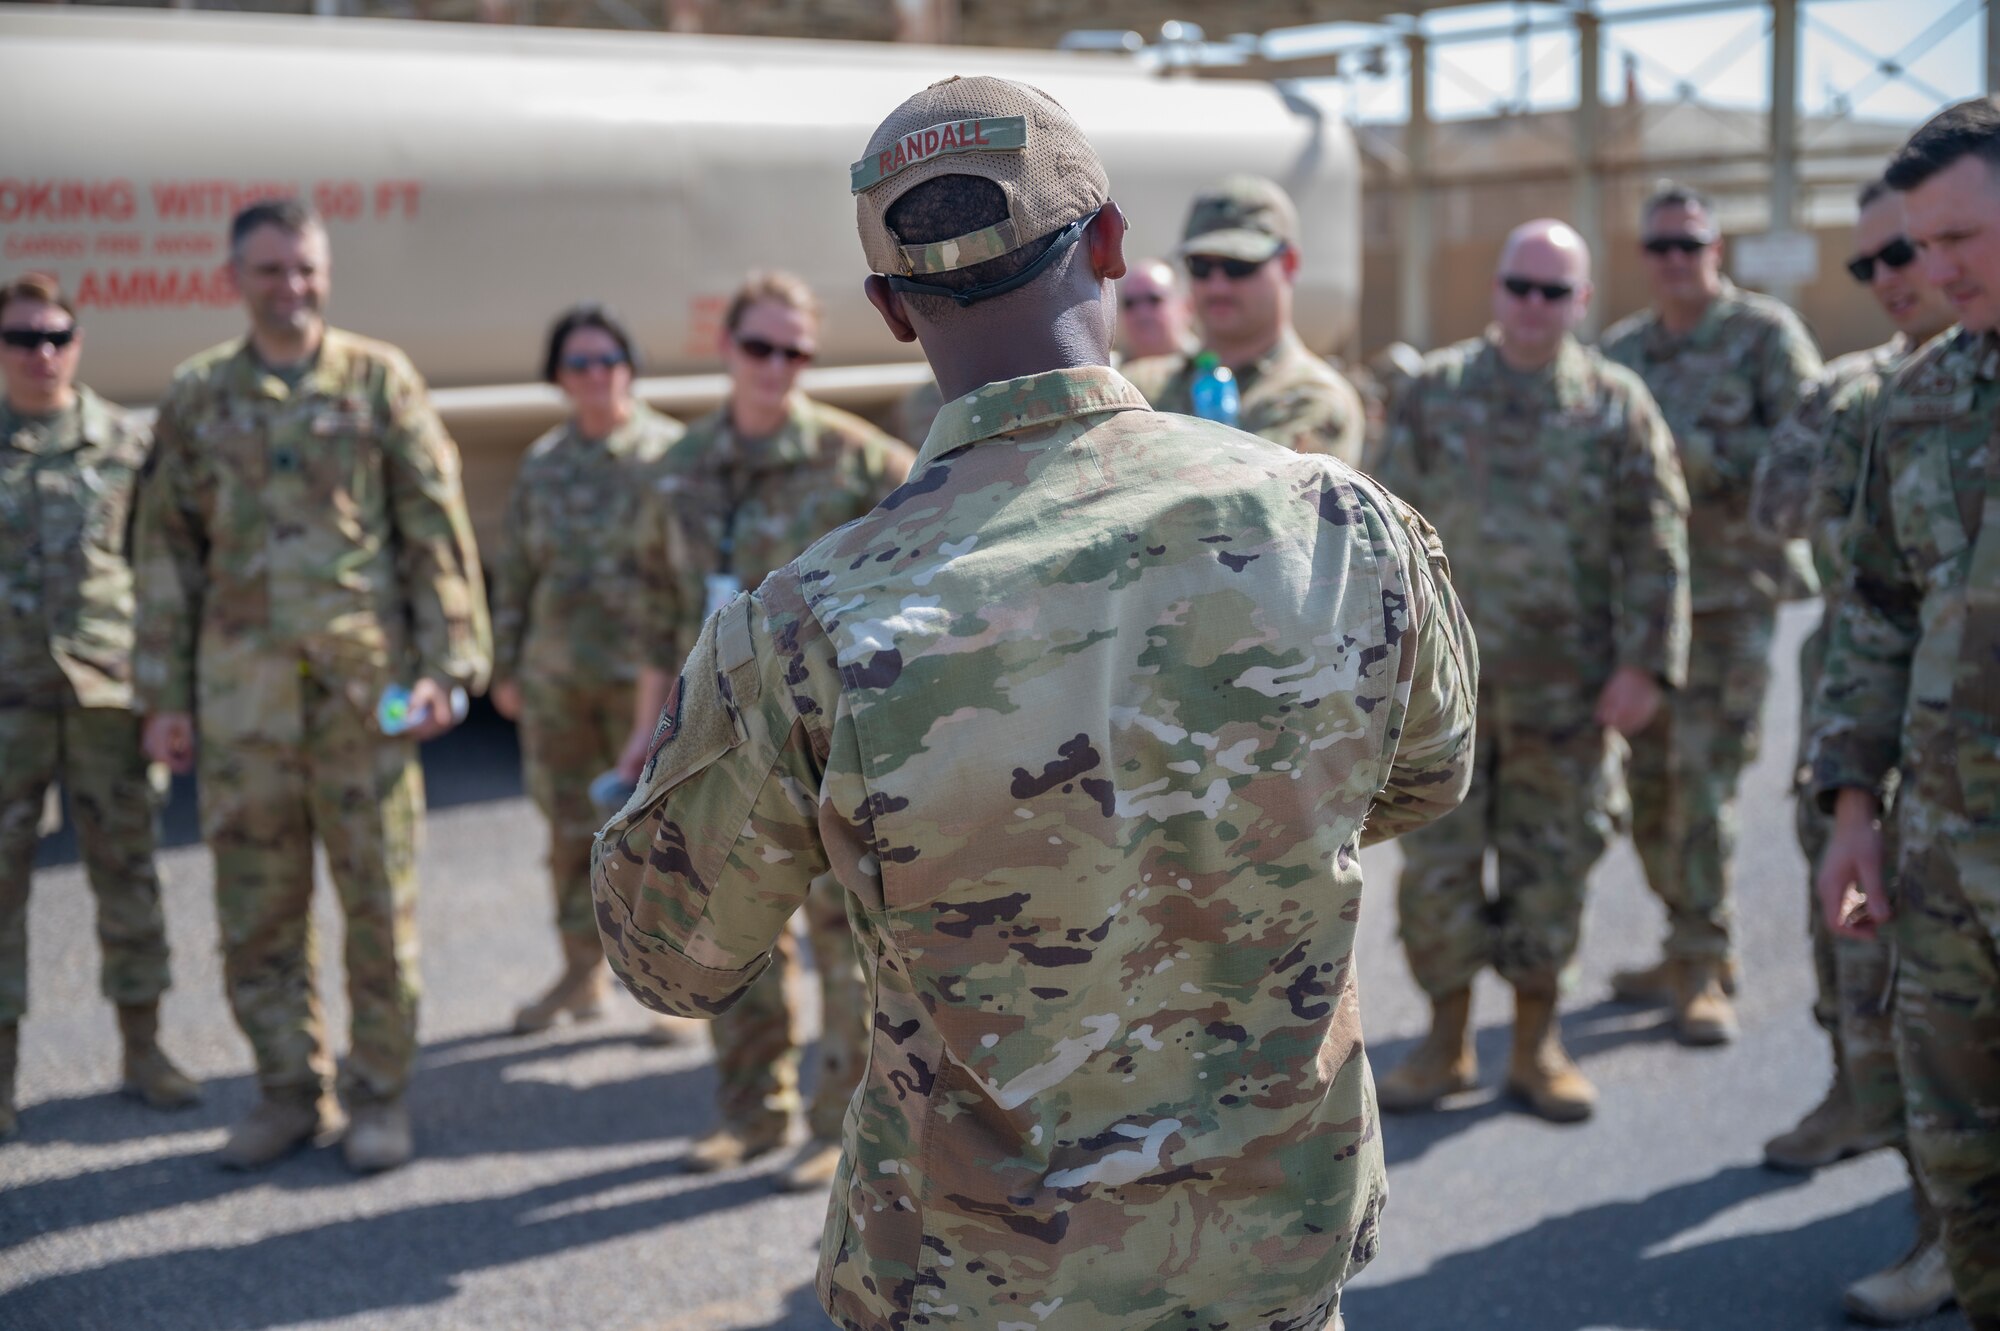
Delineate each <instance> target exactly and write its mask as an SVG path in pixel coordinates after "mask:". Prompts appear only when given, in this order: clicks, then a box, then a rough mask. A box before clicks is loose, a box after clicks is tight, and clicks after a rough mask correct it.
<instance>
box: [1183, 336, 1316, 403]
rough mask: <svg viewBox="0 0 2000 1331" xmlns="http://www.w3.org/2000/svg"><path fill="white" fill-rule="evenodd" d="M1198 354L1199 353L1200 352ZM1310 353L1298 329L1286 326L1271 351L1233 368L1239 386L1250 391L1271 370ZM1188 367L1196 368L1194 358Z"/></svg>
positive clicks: (1190, 360) (1245, 390) (1272, 345)
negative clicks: (1237, 367) (1293, 358)
mask: <svg viewBox="0 0 2000 1331" xmlns="http://www.w3.org/2000/svg"><path fill="white" fill-rule="evenodd" d="M1196 354H1197V355H1199V354H1200V353H1196ZM1309 354H1311V353H1309V352H1307V351H1306V344H1305V343H1303V342H1301V341H1299V335H1298V333H1297V331H1296V330H1294V329H1292V328H1290V327H1286V328H1284V329H1282V330H1280V331H1279V333H1278V340H1277V341H1276V342H1273V343H1272V344H1271V349H1270V350H1269V351H1266V352H1265V353H1264V354H1263V355H1261V356H1259V357H1258V358H1257V359H1256V360H1253V361H1251V362H1250V363H1249V364H1248V365H1245V366H1243V367H1242V368H1241V369H1236V368H1235V367H1234V366H1232V367H1231V369H1232V370H1235V374H1236V381H1237V386H1238V387H1239V388H1240V389H1242V390H1243V391H1244V392H1248V391H1250V389H1251V387H1253V386H1254V385H1255V384H1256V383H1257V382H1258V381H1259V380H1261V379H1263V378H1264V377H1265V376H1266V375H1268V374H1270V373H1271V371H1273V370H1275V369H1277V368H1278V367H1279V366H1280V365H1282V364H1283V363H1284V362H1286V361H1288V360H1290V359H1291V358H1292V357H1294V356H1299V355H1309ZM1188 368H1189V369H1193V368H1194V361H1193V359H1192V358H1190V359H1189V361H1188Z"/></svg>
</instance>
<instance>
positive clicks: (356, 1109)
mask: <svg viewBox="0 0 2000 1331" xmlns="http://www.w3.org/2000/svg"><path fill="white" fill-rule="evenodd" d="M415 1153H416V1144H415V1142H414V1141H413V1140H412V1139H411V1135H410V1111H409V1110H407V1109H405V1108H404V1107H403V1102H402V1100H401V1099H400V1098H398V1099H394V1100H368V1101H364V1102H362V1103H361V1104H358V1105H355V1106H353V1107H352V1108H351V1109H350V1110H349V1111H348V1115H347V1135H346V1136H344V1137H342V1138H341V1139H340V1155H341V1158H342V1159H343V1160H345V1161H347V1167H348V1168H349V1169H351V1170H353V1171H354V1172H355V1173H357V1174H380V1173H381V1172H382V1171H384V1170H387V1169H395V1168H397V1167H398V1166H400V1165H406V1164H408V1163H409V1162H410V1157H411V1156H412V1155H414V1154H415Z"/></svg>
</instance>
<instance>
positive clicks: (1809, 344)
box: [1709, 312, 1824, 494]
mask: <svg viewBox="0 0 2000 1331" xmlns="http://www.w3.org/2000/svg"><path fill="white" fill-rule="evenodd" d="M1752 354H1753V355H1754V356H1755V357H1756V364H1755V366H1754V367H1752V377H1753V381H1754V391H1755V393H1756V399H1757V400H1756V407H1755V409H1754V410H1753V411H1752V412H1751V413H1750V416H1749V419H1748V420H1746V421H1744V422H1743V423H1741V424H1739V425H1734V426H1731V427H1728V428H1726V429H1721V430H1717V431H1715V432H1714V435H1713V437H1712V439H1711V441H1710V445H1709V447H1710V450H1711V454H1712V459H1711V460H1712V463H1713V465H1714V468H1715V471H1716V474H1717V477H1718V479H1719V480H1720V481H1721V482H1722V483H1723V484H1724V485H1726V486H1730V487H1741V488H1739V489H1737V490H1736V493H1738V494H1742V493H1744V491H1745V490H1747V489H1748V488H1749V487H1750V485H1751V483H1752V481H1753V479H1754V478H1755V476H1756V474H1757V464H1758V462H1759V460H1760V459H1761V458H1762V457H1763V456H1764V454H1765V453H1766V452H1768V451H1769V450H1770V447H1771V434H1772V431H1773V430H1775V429H1776V428H1777V427H1778V426H1779V425H1780V424H1781V423H1782V422H1783V421H1784V419H1785V418H1786V417H1787V416H1790V415H1791V414H1792V412H1793V411H1794V410H1796V409H1797V408H1798V405H1799V402H1800V400H1801V399H1802V398H1803V397H1804V396H1805V394H1806V391H1807V389H1808V388H1809V387H1810V386H1811V384H1812V382H1813V380H1815V379H1817V378H1818V377H1819V374H1820V371H1821V370H1822V369H1823V368H1824V367H1823V366H1822V365H1821V363H1820V358H1819V348H1817V347H1815V346H1814V345H1813V340H1812V337H1811V336H1810V335H1809V334H1808V333H1807V332H1806V330H1805V325H1803V324H1801V323H1800V322H1799V321H1798V318H1797V316H1795V315H1792V314H1790V313H1789V312H1787V313H1786V314H1785V315H1783V316H1782V317H1780V318H1779V319H1778V320H1777V321H1776V322H1775V323H1774V324H1773V325H1772V326H1771V328H1770V330H1769V332H1768V333H1767V334H1766V335H1765V336H1764V337H1761V338H1759V339H1758V340H1757V342H1756V345H1755V348H1754V350H1753V352H1752Z"/></svg>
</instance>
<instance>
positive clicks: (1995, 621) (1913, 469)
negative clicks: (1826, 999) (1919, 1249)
mask: <svg viewBox="0 0 2000 1331" xmlns="http://www.w3.org/2000/svg"><path fill="white" fill-rule="evenodd" d="M1871 417H1872V424H1873V431H1872V434H1871V437H1870V445H1869V446H1870V448H1871V449H1872V457H1871V459H1870V460H1869V462H1868V463H1867V465H1866V469H1865V481H1864V486H1863V495H1862V499H1861V504H1860V509H1859V512H1858V513H1857V515H1856V521H1855V525H1854V527H1853V529H1852V530H1851V532H1850V534H1849V539H1848V542H1847V545H1846V554H1847V562H1848V578H1847V582H1846V584H1845V586H1844V587H1843V589H1842V592H1841V596H1840V600H1839V603H1838V612H1839V613H1838V615H1837V617H1836V618H1835V620H1834V624H1833V629H1832V632H1831V634H1830V635H1829V637H1828V640H1827V650H1826V662H1825V670H1824V673H1823V676H1822V678H1821V680H1820V687H1819V692H1818V694H1817V696H1816V699H1815V704H1814V708H1813V732H1814V734H1813V749H1812V782H1813V788H1814V790H1815V792H1816V793H1817V794H1818V796H1819V798H1820V800H1821V802H1822V807H1825V808H1830V807H1831V805H1832V802H1833V799H1834V797H1835V795H1836V793H1837V792H1838V791H1839V790H1840V789H1841V788H1842V787H1846V786H1858V787H1861V788H1864V789H1870V790H1876V791H1880V790H1881V788H1882V783H1883V781H1884V779H1885V777H1886V776H1887V774H1888V773H1889V772H1890V771H1891V770H1896V771H1899V772H1900V773H1901V777H1902V781H1901V784H1900V785H1899V787H1898V788H1897V791H1896V808H1895V815H1894V818H1895V825H1896V834H1897V846H1896V858H1895V862H1894V864H1893V865H1892V866H1889V871H1890V881H1891V889H1890V890H1891V894H1892V896H1893V898H1894V901H1895V919H1894V922H1893V923H1892V924H1891V925H1890V926H1888V927H1889V929H1890V930H1891V934H1892V937H1893V940H1894V943H1895V946H1896V949H1897V958H1898V960H1897V969H1896V999H1895V1017H1896V1040H1897V1055H1898V1062H1899V1065H1900V1069H1901V1072H1902V1078H1903V1087H1904V1094H1905V1096H1906V1097H1907V1101H1908V1119H1907V1124H1908V1130H1909V1139H1910V1149H1911V1154H1912V1155H1913V1156H1914V1158H1915V1161H1916V1164H1917V1167H1918V1171H1919V1173H1920V1175H1921V1178H1922V1181H1923V1184H1924V1187H1925V1190H1926V1192H1927V1193H1928V1194H1929V1195H1930V1198H1931V1200H1932V1202H1933V1203H1935V1204H1936V1206H1937V1208H1938V1210H1939V1212H1940V1213H1941V1214H1942V1217H1943V1220H1944V1246H1945V1251H1946V1253H1947V1254H1948V1256H1949V1257H1950V1261H1951V1272H1952V1283H1953V1284H1954V1286H1955V1287H1956V1288H1957V1291H1958V1297H1959V1303H1960V1305H1961V1306H1962V1307H1963V1308H1964V1310H1965V1312H1966V1313H1967V1315H1968V1316H1969V1317H1970V1318H1971V1320H1972V1322H1973V1324H1974V1325H1975V1326H1980V1327H1985V1326H2000V690H1996V681H2000V438H1997V437H1996V430H1995V421H1996V420H2000V335H1996V334H1994V333H1983V334H1982V333H1972V332H1966V331H1963V330H1960V331H1959V332H1956V333H1953V334H1950V335H1947V336H1945V337H1942V338H1939V339H1938V340H1936V341H1933V342H1931V343H1930V344H1929V345H1927V346H1926V347H1925V348H1924V349H1923V350H1922V351H1920V352H1918V353H1917V354H1916V355H1914V356H1913V357H1911V358H1910V360H1909V361H1907V362H1906V363H1905V364H1904V365H1903V366H1902V367H1901V368H1899V369H1898V370H1897V371H1896V373H1895V374H1894V376H1893V377H1892V378H1891V379H1890V381H1889V383H1888V384H1887V386H1886V387H1885V388H1884V389H1883V392H1882V398H1881V401H1880V403H1879V404H1878V406H1877V407H1876V408H1875V410H1874V411H1873V412H1872V413H1871Z"/></svg>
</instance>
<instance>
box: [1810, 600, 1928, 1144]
mask: <svg viewBox="0 0 2000 1331" xmlns="http://www.w3.org/2000/svg"><path fill="white" fill-rule="evenodd" d="M1824 645H1825V628H1824V626H1822V627H1820V628H1817V629H1814V630H1813V632H1812V633H1811V634H1810V635H1809V636H1808V637H1807V638H1806V640H1805V642H1804V643H1803V644H1801V645H1800V647H1799V699H1800V713H1801V714H1800V718H1799V737H1800V743H1799V747H1800V754H1799V770H1800V774H1801V780H1800V783H1799V784H1800V789H1799V791H1798V793H1797V795H1796V799H1797V804H1796V806H1795V808H1794V817H1793V822H1794V826H1795V829H1796V831H1797V833H1798V839H1799V849H1800V850H1802V851H1804V852H1805V857H1806V930H1807V936H1808V937H1810V938H1811V940H1812V957H1813V977H1814V979H1815V981H1816V982H1817V987H1816V990H1815V994H1814V998H1813V1020H1814V1021H1816V1022H1818V1023H1819V1025H1820V1029H1822V1030H1824V1031H1825V1032H1826V1033H1827V1038H1828V1039H1829V1040H1831V1041H1832V1043H1833V1062H1834V1067H1835V1069H1836V1072H1837V1075H1838V1076H1839V1077H1840V1078H1841V1080H1842V1082H1843V1083H1844V1084H1845V1086H1846V1088H1847V1092H1848V1095H1849V1096H1850V1097H1851V1098H1852V1100H1853V1101H1854V1106H1855V1108H1856V1109H1857V1110H1859V1111H1860V1113H1861V1117H1862V1120H1863V1122H1864V1123H1865V1125H1866V1127H1867V1129H1868V1131H1869V1132H1871V1133H1873V1132H1876V1131H1881V1130H1884V1129H1890V1130H1893V1131H1895V1132H1896V1133H1897V1135H1898V1136H1901V1135H1902V1126H1903V1079H1902V1076H1901V1075H1900V1074H1899V1073H1898V1072H1897V1071H1896V1031H1895V1017H1894V1013H1893V1006H1894V1003H1893V999H1894V993H1893V989H1892V985H1893V982H1894V979H1895V972H1896V967H1895V961H1894V954H1893V952H1892V950H1891V948H1890V946H1889V941H1888V939H1886V938H1881V939H1876V940H1874V941H1872V942H1869V941H1864V940H1861V939H1858V938H1839V937H1836V936H1835V935H1834V932H1833V931H1832V930H1831V929H1829V928H1827V927H1826V915H1825V913H1824V912H1823V911H1821V910H1820V908H1819V898H1818V896H1817V894H1815V892H1814V891H1813V882H1814V878H1815V876H1816V875H1817V874H1818V872H1819V861H1820V856H1821V855H1822V854H1824V853H1825V851H1826V843H1827V838H1828V836H1829V835H1831V833H1832V830H1833V823H1832V819H1831V818H1830V817H1829V816H1828V815H1826V814H1824V813H1822V812H1820V808H1819V805H1818V803H1817V802H1816V801H1814V800H1813V798H1812V796H1811V795H1810V794H1809V793H1808V792H1807V791H1806V790H1805V789H1804V779H1803V778H1804V774H1805V752H1804V750H1805V747H1806V737H1807V730H1808V725H1807V714H1808V713H1810V712H1811V710H1812V698H1813V694H1814V693H1815V692H1816V691H1817V689H1818V687H1819V676H1820V657H1821V653H1822V650H1823V648H1824ZM1890 840H1891V841H1892V843H1893V835H1892V836H1891V838H1890ZM1887 853H1888V854H1889V855H1891V856H1893V853H1894V851H1893V845H1892V848H1891V850H1890V851H1888V852H1887Z"/></svg>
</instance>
